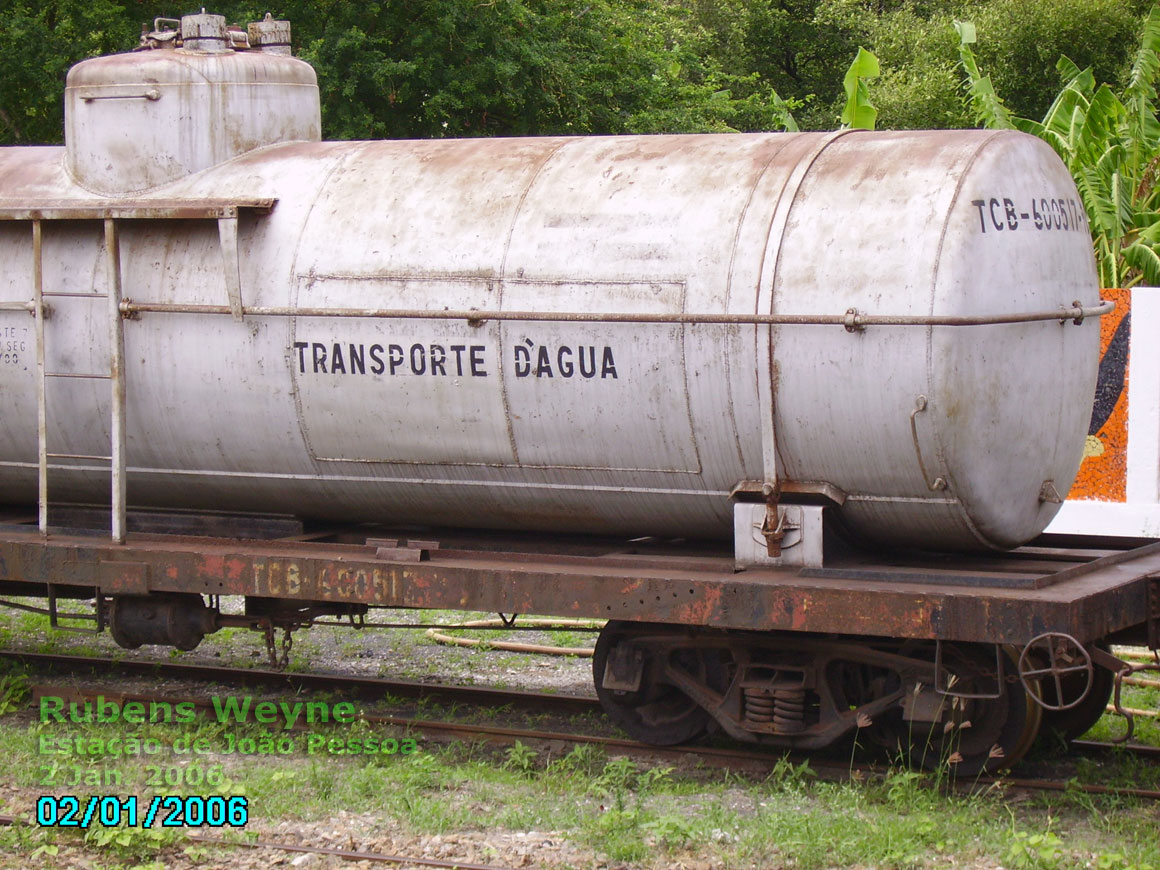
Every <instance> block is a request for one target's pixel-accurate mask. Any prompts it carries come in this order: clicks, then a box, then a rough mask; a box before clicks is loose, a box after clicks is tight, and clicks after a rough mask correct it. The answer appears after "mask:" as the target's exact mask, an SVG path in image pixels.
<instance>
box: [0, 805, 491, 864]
mask: <svg viewBox="0 0 1160 870" xmlns="http://www.w3.org/2000/svg"><path fill="white" fill-rule="evenodd" d="M23 823H24V822H23V819H19V818H17V817H16V816H6V815H0V825H5V826H8V825H19V824H23ZM186 839H187V840H190V841H191V842H194V843H203V844H205V845H207V846H219V847H223V848H235V849H264V850H268V851H278V852H298V853H307V854H311V855H327V856H331V857H335V858H341V859H343V860H344V861H369V862H371V863H375V864H413V865H416V866H419V867H437V868H449V870H507V868H504V867H499V866H496V865H494V864H470V863H467V862H466V861H454V860H452V861H444V860H441V859H438V858H417V857H411V856H408V855H386V854H383V853H381V852H362V851H359V850H357V849H334V848H330V847H327V846H303V845H300V844H296V843H278V842H274V841H272V840H246V841H242V840H224V839H222V838H220V837H202V836H200V835H198V834H186Z"/></svg>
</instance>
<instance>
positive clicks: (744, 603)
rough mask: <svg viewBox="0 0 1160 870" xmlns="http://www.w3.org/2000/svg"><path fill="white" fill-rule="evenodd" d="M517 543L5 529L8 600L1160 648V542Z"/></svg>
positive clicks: (2, 557)
mask: <svg viewBox="0 0 1160 870" xmlns="http://www.w3.org/2000/svg"><path fill="white" fill-rule="evenodd" d="M430 534H431V533H424V535H425V537H430ZM505 542H506V543H508V544H511V545H512V546H511V547H510V549H509V550H507V551H491V550H487V549H478V548H471V547H470V546H463V545H460V544H459V543H458V542H457V541H456V540H455V539H454V538H447V537H444V538H443V540H441V541H438V542H435V541H427V540H424V541H414V542H411V544H412V545H411V546H407V542H405V541H404V542H403V543H402V545H401V546H400V545H399V542H398V541H394V540H384V539H382V538H372V539H370V540H369V541H368V543H367V544H365V545H357V544H334V543H320V542H311V541H303V540H294V539H275V540H230V539H220V538H205V537H193V536H174V535H150V534H141V533H131V534H129V535H128V536H127V538H126V541H125V543H124V544H116V543H113V542H110V541H109V540H108V539H107V538H104V537H95V536H93V535H86V534H79V533H76V532H73V533H69V532H67V531H62V532H60V533H53V534H50V535H48V536H42V535H41V534H40V533H39V532H38V531H36V530H35V528H29V527H28V526H27V525H21V524H8V525H4V526H0V590H2V591H3V592H4V593H5V594H8V595H45V594H48V593H49V592H52V593H54V594H55V595H56V596H59V597H62V598H93V597H96V596H106V597H113V596H125V595H132V596H141V595H149V594H154V593H197V594H201V595H212V596H217V595H240V596H248V597H256V598H268V599H280V600H285V601H288V602H302V603H304V604H305V603H309V602H319V603H326V604H332V605H365V606H369V607H386V608H425V609H452V610H479V611H491V612H499V613H537V614H547V615H559V616H584V617H594V618H609V619H618V620H628V621H640V622H661V623H673V624H680V625H686V626H709V627H713V628H718V629H738V630H753V631H789V632H809V633H821V634H844V635H864V636H875V637H886V638H914V639H924V640H946V641H964V642H976V643H991V644H1012V645H1016V646H1020V647H1021V646H1022V645H1024V644H1026V643H1027V642H1028V641H1030V640H1031V639H1032V638H1034V637H1036V636H1038V635H1040V634H1042V633H1044V632H1057V633H1065V634H1069V635H1071V636H1072V637H1074V638H1076V639H1078V640H1079V641H1080V642H1082V643H1085V644H1087V643H1090V642H1093V641H1096V640H1099V639H1102V638H1106V637H1109V636H1112V635H1115V634H1118V633H1121V632H1124V631H1126V630H1130V629H1133V628H1143V627H1144V626H1145V625H1150V627H1151V633H1152V634H1153V635H1154V634H1155V630H1156V629H1155V625H1156V623H1157V621H1158V620H1160V614H1158V613H1157V608H1158V606H1160V605H1158V602H1160V544H1151V545H1146V546H1143V547H1138V548H1135V549H1130V550H1123V551H1112V550H1090V549H1086V550H1085V549H1062V548H1023V549H1021V550H1017V551H1015V552H1013V553H1010V554H1004V555H995V556H989V557H979V556H959V557H946V556H941V557H925V558H924V557H918V556H916V557H914V558H911V559H900V558H898V557H895V558H894V559H893V560H885V561H884V560H882V559H876V560H871V559H870V557H867V556H861V557H856V556H855V557H849V558H847V559H846V560H844V561H841V560H839V561H837V562H835V563H834V564H833V565H831V566H827V567H824V568H764V567H763V568H752V567H751V568H747V569H745V570H743V571H736V570H735V569H734V564H733V560H732V558H731V556H730V555H729V554H727V553H712V552H706V551H705V550H704V548H693V549H691V550H690V551H689V552H682V550H681V548H680V545H670V546H667V547H659V546H655V545H650V544H648V543H641V544H637V545H624V544H621V545H620V546H619V547H617V546H616V545H615V544H614V543H613V542H610V541H608V540H607V539H604V540H602V541H597V542H592V543H589V544H587V545H586V546H581V545H579V544H577V543H576V542H575V541H574V540H569V539H552V538H545V537H544V536H536V537H534V538H533V537H528V538H524V539H520V538H519V537H518V536H514V537H513V536H507V537H506V540H505V539H504V538H501V539H500V543H501V545H502V543H505ZM634 551H635V552H634ZM577 553H581V554H577ZM1154 639H1155V638H1153V640H1154Z"/></svg>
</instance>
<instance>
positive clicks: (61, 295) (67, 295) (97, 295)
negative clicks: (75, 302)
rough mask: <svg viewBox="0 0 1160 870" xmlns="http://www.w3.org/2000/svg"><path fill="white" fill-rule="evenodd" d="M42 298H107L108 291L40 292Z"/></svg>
mask: <svg viewBox="0 0 1160 870" xmlns="http://www.w3.org/2000/svg"><path fill="white" fill-rule="evenodd" d="M40 296H41V298H42V299H108V298H109V294H108V293H41V294H40Z"/></svg>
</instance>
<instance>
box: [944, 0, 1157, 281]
mask: <svg viewBox="0 0 1160 870" xmlns="http://www.w3.org/2000/svg"><path fill="white" fill-rule="evenodd" d="M959 32H960V34H961V36H962V46H961V49H960V51H961V55H962V64H963V69H964V70H965V71H966V73H967V86H968V89H969V93H970V99H971V104H972V106H973V107H974V109H975V112H976V114H977V117H978V119H979V120H980V121H981V122H982V123H983V124H984V125H985V126H988V127H1006V128H1011V127H1014V128H1017V129H1020V130H1023V131H1024V132H1027V133H1031V134H1033V135H1036V136H1039V137H1040V138H1042V139H1044V140H1046V141H1047V142H1049V143H1050V144H1051V145H1052V147H1053V148H1055V150H1056V152H1057V153H1058V154H1059V156H1060V157H1061V158H1063V160H1064V162H1065V163H1066V164H1067V166H1068V169H1069V170H1070V171H1071V174H1072V177H1073V178H1075V181H1076V186H1077V187H1078V188H1079V192H1080V196H1081V197H1082V198H1083V202H1084V207H1085V209H1086V210H1087V213H1088V217H1089V219H1090V221H1091V227H1092V236H1093V240H1094V243H1095V251H1096V261H1097V264H1098V266H1099V273H1100V284H1101V285H1102V286H1104V287H1131V286H1132V285H1134V284H1137V283H1139V282H1140V281H1141V280H1144V281H1147V283H1149V284H1151V285H1160V187H1158V186H1157V173H1158V172H1160V122H1158V121H1157V118H1156V108H1157V94H1156V82H1157V78H1158V77H1160V6H1157V7H1153V9H1152V11H1151V13H1150V14H1149V16H1148V19H1147V21H1146V22H1145V24H1144V27H1143V32H1142V34H1141V36H1140V39H1139V48H1138V49H1137V50H1136V53H1135V56H1134V58H1133V61H1132V64H1131V66H1130V69H1129V74H1128V80H1127V84H1126V85H1125V86H1124V88H1123V90H1122V91H1121V93H1120V94H1116V93H1115V91H1114V90H1113V89H1112V88H1111V87H1110V86H1109V85H1107V84H1100V85H1098V86H1097V85H1096V81H1097V77H1096V74H1095V73H1094V71H1093V70H1092V68H1091V67H1087V68H1085V69H1080V67H1079V66H1078V65H1077V64H1076V63H1075V62H1074V61H1072V60H1071V59H1069V58H1068V57H1067V56H1062V57H1060V58H1059V60H1058V61H1057V63H1056V68H1057V70H1058V73H1059V74H1060V75H1061V76H1062V77H1063V81H1064V85H1063V89H1062V90H1060V91H1059V92H1058V94H1057V95H1056V97H1055V99H1054V100H1053V101H1052V103H1051V105H1050V107H1049V108H1048V109H1047V112H1046V114H1045V115H1044V116H1043V120H1042V121H1034V120H1031V119H1028V118H1023V117H1019V116H1018V115H1016V114H1014V113H1013V112H1011V111H1010V110H1009V109H1008V107H1007V106H1006V105H1005V104H1004V102H1003V100H1002V99H1000V97H999V95H998V93H997V89H996V88H995V86H994V85H993V84H992V82H991V81H990V79H989V78H988V77H986V76H983V75H982V73H981V71H980V69H979V65H978V62H977V60H976V58H975V55H974V51H973V49H972V44H973V43H974V42H975V30H974V27H973V26H972V25H970V24H965V25H961V26H960V28H959Z"/></svg>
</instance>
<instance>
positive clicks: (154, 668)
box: [0, 651, 600, 714]
mask: <svg viewBox="0 0 1160 870" xmlns="http://www.w3.org/2000/svg"><path fill="white" fill-rule="evenodd" d="M0 659H9V660H12V661H19V662H23V663H25V664H28V665H32V666H37V667H41V668H50V669H68V670H77V669H92V670H99V671H100V673H102V674H108V673H112V672H116V671H119V672H121V673H125V674H133V675H144V676H151V677H156V676H165V677H172V678H175V679H187V680H200V681H204V682H222V683H234V684H239V685H259V686H267V687H271V688H276V689H286V688H290V689H292V690H296V691H297V690H303V689H310V690H315V691H338V690H341V691H343V692H346V693H350V694H356V695H359V696H376V697H382V696H384V695H394V696H397V697H403V698H432V699H440V698H442V699H445V700H447V701H449V702H456V703H473V704H480V705H487V706H495V707H502V706H506V705H511V706H513V707H532V708H535V709H538V710H542V709H544V708H545V707H552V708H555V709H557V710H560V711H561V712H564V713H569V714H576V713H590V712H597V711H599V710H600V702H599V701H598V700H597V699H596V698H594V697H591V696H586V695H551V694H546V693H543V692H522V691H517V690H514V689H490V688H485V687H481V686H444V685H439V684H431V683H419V682H414V681H409V680H391V679H384V678H381V677H360V676H351V675H342V674H302V673H294V674H291V673H287V672H285V671H275V670H268V669H264V668H228V667H221V666H219V665H197V664H188V663H182V662H158V661H145V660H140V659H105V658H89V657H87V656H70V655H57V654H54V653H34V652H14V651H0Z"/></svg>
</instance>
